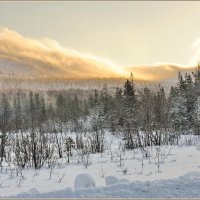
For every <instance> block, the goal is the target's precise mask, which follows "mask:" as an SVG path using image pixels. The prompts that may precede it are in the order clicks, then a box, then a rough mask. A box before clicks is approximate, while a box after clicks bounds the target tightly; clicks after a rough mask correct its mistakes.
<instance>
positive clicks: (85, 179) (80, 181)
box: [74, 174, 95, 189]
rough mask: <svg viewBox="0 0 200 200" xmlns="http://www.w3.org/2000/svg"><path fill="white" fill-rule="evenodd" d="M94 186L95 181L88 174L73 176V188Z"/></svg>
mask: <svg viewBox="0 0 200 200" xmlns="http://www.w3.org/2000/svg"><path fill="white" fill-rule="evenodd" d="M90 187H95V181H94V179H93V178H92V176H90V175H89V174H79V175H78V176H76V178H75V182H74V189H79V188H90Z"/></svg>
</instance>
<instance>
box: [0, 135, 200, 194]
mask: <svg viewBox="0 0 200 200" xmlns="http://www.w3.org/2000/svg"><path fill="white" fill-rule="evenodd" d="M186 139H187V140H186ZM106 141H107V144H108V145H109V144H111V143H112V146H111V148H107V149H106V151H105V152H104V153H103V154H91V155H90V162H91V164H90V165H89V166H88V168H85V166H84V164H83V163H82V162H81V161H80V162H77V158H76V156H74V157H75V159H71V160H70V163H69V164H68V163H67V160H66V159H61V160H59V162H58V165H57V166H56V167H55V169H54V170H53V172H52V177H51V179H50V171H49V169H48V168H47V166H44V167H42V168H41V169H40V170H37V171H35V170H34V169H33V168H29V169H24V170H23V171H22V174H23V178H22V179H21V180H20V177H19V176H16V174H15V172H14V171H13V170H12V166H10V167H9V166H7V168H6V169H3V171H2V172H1V173H0V197H2V198H3V197H4V198H5V197H16V198H17V197H19V198H28V197H31V198H39V197H41V198H45V197H46V198H50V197H52V198H71V197H74V198H78V197H91V198H92V197H119V198H120V197H124V198H125V197H127V198H128V197H130V198H134V197H135V198H138V197H140V198H149V197H151V198H168V197H174V198H178V197H180V198H182V197H184V198H200V192H199V190H200V159H199V158H200V148H199V147H200V145H199V144H200V137H195V138H194V136H184V137H183V138H182V139H181V141H180V145H179V146H170V145H169V146H161V147H160V155H161V156H160V157H161V158H162V161H161V162H160V168H159V171H158V163H157V159H156V147H150V148H148V151H149V152H150V154H151V157H148V158H143V164H144V166H143V170H142V153H141V150H140V149H135V150H129V151H128V150H127V151H125V152H121V154H122V156H121V157H122V165H121V166H120V159H119V158H120V156H119V155H120V151H119V141H120V140H118V139H117V138H113V137H112V138H111V137H110V136H107V138H106ZM110 151H112V158H111V154H110ZM125 168H127V173H125V174H124V173H123V170H124V169H125ZM83 174H85V175H86V177H87V179H88V180H87V181H85V179H86V178H84V181H83V178H80V180H79V181H78V182H79V183H78V186H77V183H75V182H76V180H77V179H78V177H79V176H80V175H83ZM62 176H63V179H62V181H59V177H62ZM109 177H110V178H109ZM109 179H110V180H111V181H110V180H109ZM91 180H93V181H91ZM108 180H109V181H108ZM88 181H89V182H90V183H91V182H92V183H95V187H90V186H88V185H87V184H85V183H86V182H88ZM82 182H83V183H82ZM81 184H83V185H81ZM84 184H85V185H84ZM86 187H89V188H86Z"/></svg>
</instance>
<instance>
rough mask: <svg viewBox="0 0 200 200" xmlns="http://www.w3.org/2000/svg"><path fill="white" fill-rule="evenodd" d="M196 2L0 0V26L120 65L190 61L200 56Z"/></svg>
mask: <svg viewBox="0 0 200 200" xmlns="http://www.w3.org/2000/svg"><path fill="white" fill-rule="evenodd" d="M199 10H200V2H198V1H193V2H191V1H94V2H92V1H74V2H73V1H49V2H48V1H44V2H41V1H36V2H31V1H30V2H25V1H21V2H20V1H16V2H15V1H13V2H12V1H9V2H0V27H1V28H5V27H6V28H8V29H9V30H13V31H15V32H16V33H19V34H20V35H22V36H24V37H28V38H33V39H35V40H41V39H44V38H51V39H53V40H54V41H56V42H58V43H59V44H60V45H62V47H66V48H69V49H74V50H76V51H79V52H84V53H85V54H90V55H95V56H98V57H100V58H103V59H105V60H109V61H111V62H113V63H115V64H116V65H119V66H135V65H154V64H157V63H172V64H178V65H182V66H188V65H191V64H192V65H193V64H195V63H196V62H197V60H198V58H199V55H200V26H199V23H198V20H199V19H200V12H199Z"/></svg>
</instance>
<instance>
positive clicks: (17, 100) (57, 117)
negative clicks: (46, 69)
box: [0, 66, 200, 174]
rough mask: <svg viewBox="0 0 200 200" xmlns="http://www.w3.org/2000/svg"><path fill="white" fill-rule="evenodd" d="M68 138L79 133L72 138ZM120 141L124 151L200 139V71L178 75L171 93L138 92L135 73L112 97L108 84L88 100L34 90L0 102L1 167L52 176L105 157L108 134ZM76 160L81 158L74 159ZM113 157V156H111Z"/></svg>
mask: <svg viewBox="0 0 200 200" xmlns="http://www.w3.org/2000/svg"><path fill="white" fill-rule="evenodd" d="M69 133H74V134H75V137H73V138H72V137H71V136H70V134H69ZM108 133H109V134H111V135H114V136H117V137H118V138H120V141H121V143H120V144H121V148H122V149H129V150H130V149H137V148H140V149H141V151H142V152H143V155H144V157H148V156H149V155H148V154H149V152H148V148H147V147H150V146H160V145H168V144H169V145H177V144H179V138H180V136H181V135H184V134H185V135H189V134H192V135H200V66H198V67H197V69H196V71H194V72H193V73H192V74H187V73H186V74H184V75H182V74H181V73H180V72H179V73H178V78H177V83H176V85H175V86H173V87H171V90H170V93H169V94H166V92H165V89H164V88H163V87H162V86H159V90H158V91H156V92H155V91H151V90H150V89H149V88H148V87H145V88H143V90H142V91H141V90H140V91H137V90H136V88H135V83H134V77H133V74H131V75H130V78H128V79H127V80H126V81H125V82H124V85H123V87H122V88H118V87H117V88H116V92H115V94H114V95H113V94H110V92H109V90H108V89H107V87H106V85H105V87H103V88H102V89H101V90H94V92H91V94H90V95H89V96H88V97H86V98H78V97H77V96H76V95H65V94H64V93H56V94H52V95H46V94H45V93H43V94H41V93H37V92H32V91H30V92H29V93H27V92H23V91H18V92H17V93H16V94H9V93H2V94H1V100H0V167H1V169H0V170H1V172H2V171H3V170H4V168H7V167H8V166H15V168H16V169H17V173H19V174H20V173H21V172H22V170H23V169H27V168H34V169H36V170H37V169H40V168H41V167H43V166H44V165H46V166H47V167H48V169H49V170H50V172H51V170H52V171H53V168H54V167H55V165H56V164H57V161H58V160H59V159H62V158H67V163H70V162H71V159H72V158H73V159H74V158H75V159H77V162H83V164H84V166H85V167H86V168H87V167H88V165H89V156H90V154H95V153H103V152H104V151H105V148H106V139H105V138H106V134H108ZM75 155H76V157H75ZM111 157H112V152H111Z"/></svg>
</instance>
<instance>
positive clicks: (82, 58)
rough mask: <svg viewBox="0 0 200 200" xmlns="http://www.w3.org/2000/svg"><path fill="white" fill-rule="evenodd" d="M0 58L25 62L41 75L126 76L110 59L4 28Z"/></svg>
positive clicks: (0, 32) (1, 34)
mask: <svg viewBox="0 0 200 200" xmlns="http://www.w3.org/2000/svg"><path fill="white" fill-rule="evenodd" d="M0 57H1V58H3V59H6V60H9V61H10V60H11V61H14V62H16V63H18V64H24V65H28V66H29V69H30V68H31V67H32V70H33V71H34V72H35V73H40V74H41V73H44V74H49V75H57V76H61V75H62V76H63V77H80V78H82V77H110V76H119V75H120V76H124V75H127V74H126V71H125V70H124V69H123V68H122V67H120V66H118V65H117V64H114V63H113V62H111V61H110V60H107V59H104V58H101V57H97V56H93V55H90V54H85V53H81V52H79V51H76V50H73V49H67V48H64V47H62V46H61V45H60V44H59V43H58V42H56V41H55V40H52V39H49V38H45V39H41V40H36V39H32V38H26V37H23V36H22V35H20V34H18V33H17V32H15V31H12V30H10V29H7V28H3V29H1V31H0Z"/></svg>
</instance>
